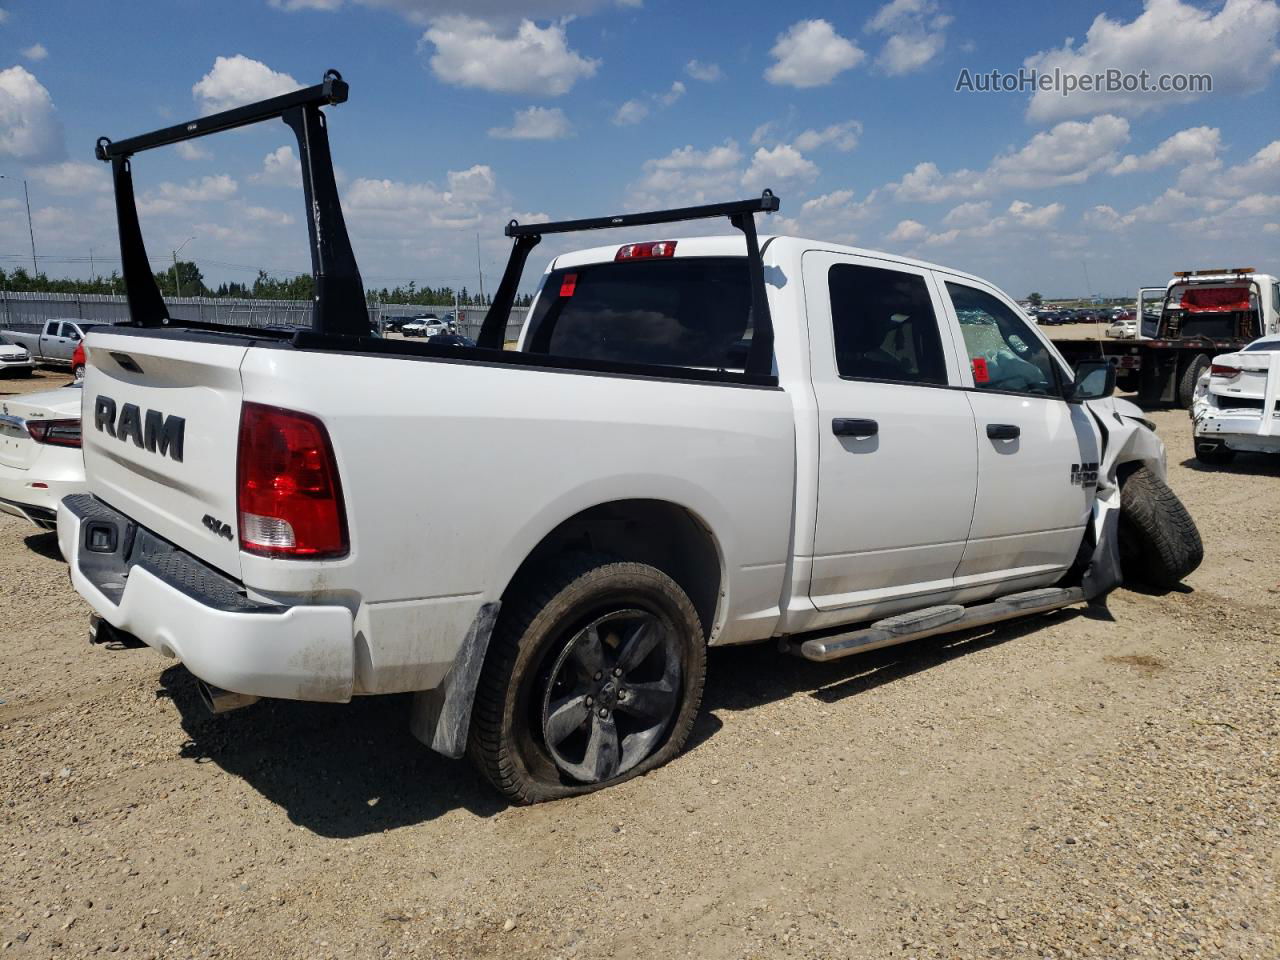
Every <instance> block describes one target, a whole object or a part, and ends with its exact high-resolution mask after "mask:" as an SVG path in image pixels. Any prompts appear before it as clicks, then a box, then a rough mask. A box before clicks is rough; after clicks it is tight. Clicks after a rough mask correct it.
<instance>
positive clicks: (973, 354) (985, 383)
mask: <svg viewBox="0 0 1280 960" xmlns="http://www.w3.org/2000/svg"><path fill="white" fill-rule="evenodd" d="M947 293H948V295H949V296H950V297H951V303H952V305H953V306H954V307H955V311H956V317H957V318H958V319H959V321H960V330H961V332H962V333H963V334H964V345H965V352H966V353H967V354H968V355H969V364H970V366H971V368H972V370H973V383H974V386H976V387H977V388H978V389H979V390H1001V391H1005V392H1009V393H1030V394H1035V395H1038V396H1061V395H1062V390H1061V387H1060V386H1059V382H1058V370H1057V366H1056V365H1055V363H1054V360H1053V357H1052V356H1051V355H1050V353H1049V350H1048V348H1047V347H1045V345H1044V344H1043V343H1042V342H1041V341H1040V338H1039V337H1037V336H1036V335H1035V334H1033V333H1032V332H1031V329H1030V327H1028V326H1027V324H1026V323H1024V322H1023V320H1022V318H1021V317H1019V316H1017V315H1016V314H1015V313H1014V312H1013V311H1012V310H1010V309H1009V308H1008V307H1007V306H1005V305H1004V304H1003V303H1001V302H1000V301H999V300H997V299H996V298H995V297H993V296H992V295H991V294H989V293H987V292H986V291H985V290H978V289H976V288H974V287H967V286H965V285H964V284H960V283H951V282H948V283H947Z"/></svg>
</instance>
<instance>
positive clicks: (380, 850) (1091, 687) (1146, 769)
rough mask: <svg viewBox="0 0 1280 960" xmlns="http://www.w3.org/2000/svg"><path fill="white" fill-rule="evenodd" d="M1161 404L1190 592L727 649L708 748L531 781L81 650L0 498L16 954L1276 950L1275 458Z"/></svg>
mask: <svg viewBox="0 0 1280 960" xmlns="http://www.w3.org/2000/svg"><path fill="white" fill-rule="evenodd" d="M42 379H44V378H42ZM64 380H65V378H64V377H56V378H47V380H46V381H45V382H47V383H49V384H53V383H55V382H63V381H64ZM31 386H35V384H24V383H20V382H10V381H0V394H3V393H6V392H11V391H13V390H15V389H23V390H25V389H27V388H29V387H31ZM0 399H2V398H0ZM1154 419H1155V420H1156V421H1157V423H1158V424H1159V428H1160V431H1161V433H1162V434H1163V436H1164V437H1165V440H1166V442H1167V443H1168V444H1169V445H1170V471H1171V476H1172V484H1173V486H1174V489H1175V490H1176V491H1177V492H1178V493H1179V495H1180V496H1182V497H1183V498H1184V500H1185V501H1186V503H1187V504H1188V506H1189V507H1190V509H1191V511H1192V512H1193V514H1194V515H1195V516H1196V518H1197V520H1198V521H1199V524H1200V528H1201V531H1202V532H1203V535H1204V539H1205V544H1206V549H1207V558H1206V561H1205V564H1204V566H1203V567H1202V568H1201V569H1200V570H1199V571H1198V572H1197V573H1196V574H1194V575H1193V576H1192V577H1191V578H1190V581H1189V583H1188V588H1187V589H1186V590H1185V592H1175V593H1171V594H1168V595H1164V596H1153V595H1144V594H1140V593H1134V592H1130V591H1119V592H1117V593H1116V594H1114V595H1113V596H1112V598H1111V600H1110V604H1109V606H1110V616H1104V615H1098V616H1089V615H1086V614H1085V613H1084V612H1083V611H1067V612H1060V613H1058V614H1054V615H1049V616H1044V617H1041V618H1038V619H1035V620H1032V621H1024V622H1018V623H1014V624H1011V625H1010V624H1006V625H1003V626H1001V627H999V628H998V629H995V630H985V631H979V632H974V633H971V634H966V635H963V636H961V637H958V638H950V639H933V640H926V641H922V642H919V643H916V644H914V645H910V646H907V647H902V648H897V649H894V650H888V651H882V652H879V653H874V654H869V655H867V656H866V657H863V658H861V659H853V660H848V661H843V662H840V663H835V664H828V665H816V664H808V663H802V662H796V661H793V660H788V659H785V658H783V657H782V656H781V655H779V654H777V653H775V652H774V651H773V650H772V649H769V648H753V649H748V650H738V651H723V652H716V653H715V654H714V655H713V656H712V658H711V663H710V671H709V679H708V685H707V696H706V709H705V711H704V716H703V718H702V720H701V721H700V723H699V726H698V728H697V730H696V733H695V736H694V738H693V740H692V743H691V746H690V748H689V749H688V750H687V751H686V753H685V754H684V755H683V756H681V757H680V758H679V759H678V760H676V762H674V763H672V764H671V765H670V766H668V767H666V768H664V769H662V770H659V771H657V772H656V773H654V774H652V775H650V776H648V777H645V778H643V779H641V780H638V781H634V782H632V783H629V784H626V785H624V786H622V787H620V788H617V789H613V790H609V791H606V792H605V793H603V794H597V795H595V796H592V797H588V798H585V799H580V800H573V801H562V802H559V803H553V804H547V805H543V806H540V807H535V808H523V809H517V808H508V807H505V806H504V805H503V804H502V803H501V802H499V800H498V799H497V798H496V795H495V794H493V793H492V792H491V791H490V790H488V789H487V788H486V787H484V786H483V785H481V784H480V783H479V782H478V781H477V778H476V776H475V775H474V774H473V773H472V772H471V770H470V768H469V767H467V766H466V765H465V764H463V763H455V762H452V761H447V760H444V759H442V758H440V757H438V756H436V755H434V754H432V753H430V752H428V751H427V750H426V749H424V748H422V747H420V746H419V745H418V744H417V743H416V742H415V741H414V740H412V739H411V737H410V736H409V734H408V731H407V729H406V724H405V716H406V711H407V702H406V700H405V699H403V698H391V699H377V700H365V701H358V702H356V703H353V704H351V705H349V706H318V705H308V704H296V703H283V702H276V703H262V704H259V705H257V706H255V707H252V708H249V709H247V710H244V711H241V712H239V713H234V714H230V715H228V716H226V717H223V718H220V719H216V720H215V719H213V718H209V717H207V716H206V715H205V714H204V711H203V709H202V708H201V707H200V706H199V704H198V702H197V697H196V693H195V690H194V687H193V684H192V681H191V678H190V676H189V675H188V674H187V673H186V672H185V671H184V670H183V669H182V668H181V667H177V666H174V665H172V663H171V662H169V661H165V660H163V659H161V658H160V657H159V656H158V655H157V654H154V653H152V652H150V651H149V650H146V649H142V650H137V649H122V650H110V649H102V648H90V647H89V646H88V645H87V644H86V643H85V622H86V617H87V608H86V607H85V606H84V604H83V603H81V602H80V600H79V599H78V598H77V597H76V596H75V594H74V593H73V592H72V591H71V589H70V587H69V586H68V583H67V577H66V571H65V567H64V564H63V563H62V561H61V559H60V558H59V556H58V551H57V546H56V544H55V541H54V537H53V535H52V534H41V533H38V532H36V531H35V530H34V529H33V528H30V527H26V526H24V525H22V524H21V523H19V522H18V521H16V520H12V519H9V518H3V519H0V557H2V558H3V559H2V560H0V562H2V563H3V564H4V570H5V575H4V579H3V591H2V596H0V612H2V613H3V616H2V617H0V624H2V626H0V643H3V649H4V656H3V659H2V660H0V700H3V701H4V702H3V705H0V795H2V796H3V806H2V807H0V818H2V819H0V824H2V830H0V850H2V859H0V955H3V956H16V957H27V956H34V957H67V956H70V957H80V956H88V955H92V954H106V953H114V954H117V955H125V956H140V957H154V956H165V957H217V956H222V957H343V958H346V957H389V956H406V955H416V956H421V957H433V958H435V957H442V958H448V957H526V956H527V957H566V958H567V957H602V956H613V957H666V956H676V957H699V958H707V957H709V958H737V957H781V956H788V957H790V956H796V957H821V958H830V957H876V958H880V957H892V958H908V957H919V958H924V957H1031V956H1045V957H1061V958H1067V957H1099V958H1121V957H1160V958H1169V957H1182V956H1188V957H1190V956H1195V957H1218V956H1221V957H1241V958H1243V957H1251V958H1255V957H1256V958H1275V957H1276V956H1278V955H1280V889H1278V888H1277V882H1276V875H1277V870H1280V842H1278V841H1280V793H1278V791H1277V787H1278V786H1280V785H1278V784H1277V778H1278V776H1280V742H1278V731H1280V643H1278V642H1277V641H1278V640H1280V627H1278V626H1277V612H1278V611H1280V582H1278V581H1280V573H1278V572H1277V571H1280V537H1278V536H1277V532H1278V531H1280V462H1278V461H1276V460H1272V461H1267V460H1265V459H1262V458H1256V457H1247V456H1242V457H1240V458H1239V459H1238V460H1237V461H1236V463H1235V464H1234V465H1233V466H1232V467H1231V468H1229V469H1220V470H1215V471H1212V472H1207V471H1204V470H1201V469H1199V468H1197V467H1195V466H1194V465H1192V464H1191V463H1189V461H1188V458H1189V457H1190V453H1191V451H1190V444H1189V442H1188V424H1187V421H1186V417H1185V414H1182V413H1180V412H1161V413H1158V414H1155V416H1154Z"/></svg>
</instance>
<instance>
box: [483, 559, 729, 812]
mask: <svg viewBox="0 0 1280 960" xmlns="http://www.w3.org/2000/svg"><path fill="white" fill-rule="evenodd" d="M516 594H517V595H516V596H514V597H512V598H510V599H509V600H508V601H506V604H505V609H504V610H503V612H502V616H501V618H500V619H499V622H498V625H497V627H496V628H495V630H494V634H493V638H492V640H491V642H490V647H489V654H488V657H487V658H486V660H485V665H484V669H483V671H482V672H481V675H480V682H479V686H478V687H477V690H476V701H475V709H474V712H473V714H472V720H471V734H470V738H469V744H468V752H469V754H470V756H471V758H472V761H473V762H474V763H475V765H476V766H477V767H478V768H479V770H480V772H481V773H483V774H484V775H485V777H486V778H487V779H488V780H489V782H490V783H492V784H493V785H494V786H495V787H496V788H497V789H498V790H500V791H501V792H502V793H503V794H505V795H506V797H507V798H508V799H509V800H511V801H512V802H514V803H521V804H525V803H538V802H540V801H543V800H553V799H556V798H559V797H567V796H574V795H577V794H583V793H590V792H592V791H594V790H599V789H601V788H602V787H607V786H612V785H614V784H617V783H622V782H623V781H625V780H629V779H631V778H632V777H637V776H640V775H641V774H644V773H647V772H649V771H650V770H653V769H654V768H656V767H659V766H661V765H662V764H664V763H666V762H667V761H668V760H670V759H671V758H673V757H674V756H676V754H678V753H679V752H680V750H681V748H682V747H683V746H684V743H685V740H686V739H687V738H688V736H689V732H690V731H691V730H692V729H693V723H694V719H695V718H696V717H697V713H698V706H699V704H700V703H701V701H702V687H703V681H704V679H705V676H706V639H705V636H704V633H703V628H702V623H701V620H700V619H699V617H698V614H697V611H696V610H695V609H694V607H693V603H692V602H691V601H690V600H689V597H688V596H687V595H686V594H685V592H684V590H682V589H681V588H680V586H679V585H678V584H677V583H676V582H675V581H674V580H672V579H671V578H670V577H668V576H667V575H666V574H665V573H663V572H662V571H660V570H658V569H656V568H654V567H651V566H648V565H646V564H642V563H627V562H621V561H616V560H613V559H611V558H608V557H600V556H582V557H578V558H576V559H573V560H570V561H567V562H565V563H564V564H563V565H562V566H561V567H560V568H559V569H558V570H557V571H556V572H555V573H554V574H552V575H551V576H549V577H547V578H545V579H544V580H542V581H541V582H540V583H538V584H536V585H529V586H526V587H525V588H524V589H522V590H521V589H519V588H517V591H516Z"/></svg>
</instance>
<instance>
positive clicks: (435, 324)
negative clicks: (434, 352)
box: [400, 317, 449, 337]
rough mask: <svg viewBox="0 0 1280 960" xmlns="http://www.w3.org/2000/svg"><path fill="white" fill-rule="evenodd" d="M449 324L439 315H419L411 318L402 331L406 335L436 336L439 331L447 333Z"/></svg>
mask: <svg viewBox="0 0 1280 960" xmlns="http://www.w3.org/2000/svg"><path fill="white" fill-rule="evenodd" d="M448 330H449V325H448V324H447V323H445V322H444V321H443V320H441V319H440V318H439V317H418V318H416V319H414V320H410V321H409V322H408V323H406V324H405V325H404V326H403V327H401V328H400V332H401V333H403V334H404V335H405V336H406V337H434V336H435V335H436V334H437V333H447V332H448Z"/></svg>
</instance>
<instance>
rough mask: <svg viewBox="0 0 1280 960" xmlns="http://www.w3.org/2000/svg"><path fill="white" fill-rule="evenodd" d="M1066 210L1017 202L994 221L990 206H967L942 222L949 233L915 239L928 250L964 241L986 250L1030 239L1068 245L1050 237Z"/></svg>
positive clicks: (1059, 206) (931, 234) (944, 218)
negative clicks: (995, 244)
mask: <svg viewBox="0 0 1280 960" xmlns="http://www.w3.org/2000/svg"><path fill="white" fill-rule="evenodd" d="M1065 210H1066V207H1064V206H1063V205H1062V204H1061V203H1048V204H1045V205H1044V206H1043V207H1037V206H1034V205H1032V204H1030V203H1027V202H1026V201H1025V200H1015V201H1013V203H1011V204H1009V208H1008V209H1007V210H1006V211H1005V212H1004V213H1002V214H1000V215H999V216H994V217H993V216H991V205H990V204H989V203H964V204H961V205H960V206H958V207H956V208H954V209H953V210H951V211H950V212H949V213H948V214H947V215H946V216H945V217H943V218H942V225H943V226H945V227H948V228H949V229H947V230H943V231H940V232H936V233H927V235H926V236H924V237H918V236H915V234H917V233H918V231H914V230H913V231H912V233H913V237H912V239H916V240H919V242H920V243H921V245H923V246H926V247H945V246H949V245H951V244H954V243H957V242H959V241H961V240H981V241H983V242H984V245H987V246H989V245H990V244H992V243H993V242H996V241H1001V240H1003V241H1007V242H1011V243H1023V242H1025V240H1026V239H1027V238H1028V236H1034V237H1035V238H1036V239H1037V240H1040V241H1043V240H1044V239H1046V238H1048V239H1050V240H1051V241H1052V242H1054V243H1062V242H1065V240H1064V238H1063V237H1061V236H1058V235H1049V233H1048V231H1049V228H1050V227H1051V226H1052V225H1053V224H1054V223H1055V222H1057V220H1058V218H1059V217H1061V216H1062V214H1063V212H1064V211H1065ZM908 222H911V223H914V222H915V221H908ZM890 239H892V237H891V238H890ZM1072 242H1074V241H1072ZM1006 245H1007V244H1006Z"/></svg>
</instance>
